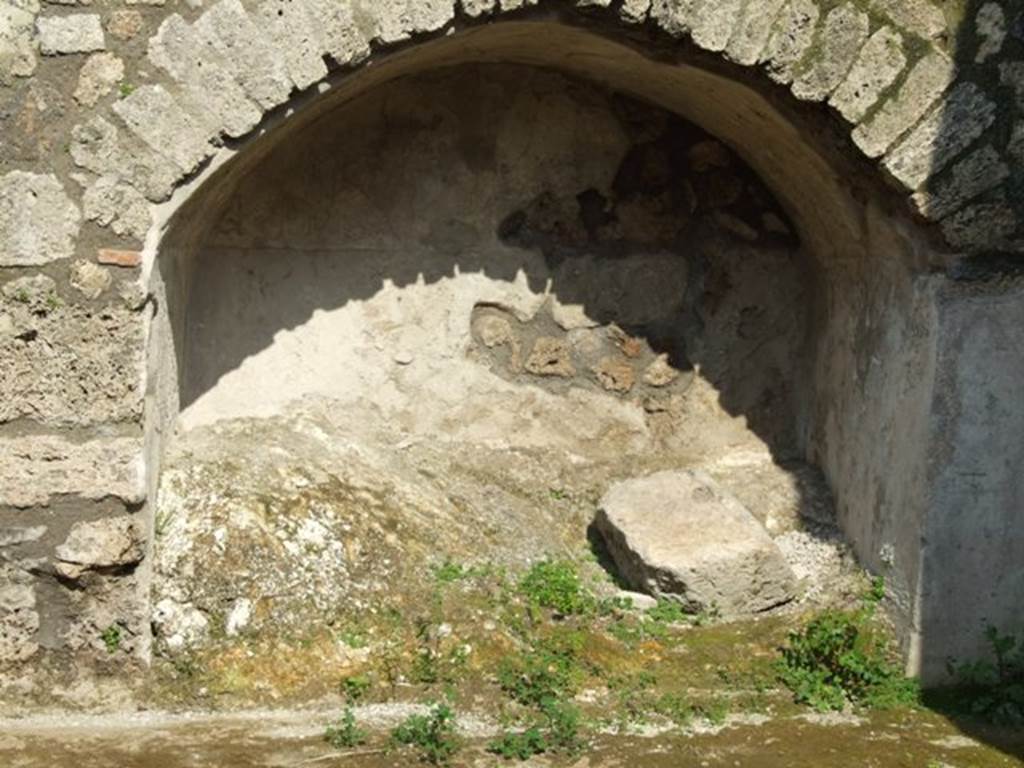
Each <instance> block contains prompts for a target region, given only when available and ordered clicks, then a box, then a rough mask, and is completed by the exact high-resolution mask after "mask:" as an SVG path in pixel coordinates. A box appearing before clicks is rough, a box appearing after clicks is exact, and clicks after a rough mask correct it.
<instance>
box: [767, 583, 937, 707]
mask: <svg viewBox="0 0 1024 768" xmlns="http://www.w3.org/2000/svg"><path fill="white" fill-rule="evenodd" d="M883 595H884V584H883V583H882V582H881V581H880V580H878V581H875V583H874V584H873V585H872V587H871V589H870V590H869V591H868V593H867V594H866V595H865V596H864V597H863V599H862V603H861V606H860V608H858V609H857V610H854V611H840V610H826V611H823V612H822V613H819V614H818V615H817V616H815V617H814V618H813V619H812V620H811V621H810V622H809V623H808V624H807V625H806V626H805V627H804V628H803V629H801V630H798V631H794V632H791V633H790V634H789V639H788V642H787V643H786V645H785V647H783V648H782V649H781V650H782V658H781V659H780V661H779V663H778V666H777V672H778V677H779V679H780V681H781V682H782V683H783V684H784V685H786V687H788V688H789V689H790V690H791V691H792V692H793V696H794V698H795V699H796V701H797V702H799V703H804V704H808V705H810V706H812V707H814V708H815V709H817V710H820V711H828V710H839V709H842V708H843V707H844V706H845V705H846V703H847V702H850V703H853V704H858V705H861V706H866V707H871V708H890V707H894V706H901V705H909V704H914V703H915V702H916V701H917V697H918V689H917V683H916V681H915V680H912V679H908V678H906V677H904V675H903V673H902V671H901V670H900V668H899V667H898V666H897V665H896V664H895V663H894V662H893V661H892V658H891V654H890V651H889V643H888V641H887V640H888V638H887V637H886V636H885V635H884V634H883V632H882V631H881V630H880V629H879V627H877V626H876V624H875V622H874V617H875V611H876V609H877V607H878V604H879V602H880V601H881V599H882V597H883Z"/></svg>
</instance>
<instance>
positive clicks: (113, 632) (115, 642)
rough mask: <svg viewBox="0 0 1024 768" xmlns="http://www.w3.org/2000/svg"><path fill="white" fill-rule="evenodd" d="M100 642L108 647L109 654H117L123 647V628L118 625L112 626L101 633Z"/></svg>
mask: <svg viewBox="0 0 1024 768" xmlns="http://www.w3.org/2000/svg"><path fill="white" fill-rule="evenodd" d="M100 640H102V641H103V644H104V645H105V646H106V647H107V653H117V649H118V648H120V647H121V628H120V627H119V626H118V625H117V624H111V625H110V626H109V627H107V628H106V629H104V630H103V631H102V632H101V633H100Z"/></svg>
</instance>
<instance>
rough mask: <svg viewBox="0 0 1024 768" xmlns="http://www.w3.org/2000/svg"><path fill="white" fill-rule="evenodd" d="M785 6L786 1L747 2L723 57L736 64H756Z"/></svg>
mask: <svg viewBox="0 0 1024 768" xmlns="http://www.w3.org/2000/svg"><path fill="white" fill-rule="evenodd" d="M785 4H786V0H747V2H746V4H745V5H744V6H743V10H742V11H741V12H740V15H739V21H738V22H737V23H736V29H735V30H734V32H733V35H732V38H731V39H730V40H729V44H728V45H727V46H726V48H725V55H726V56H727V57H728V58H730V59H731V60H733V61H735V62H736V63H738V64H743V65H745V66H752V65H754V64H756V63H757V62H758V61H759V60H760V58H761V54H762V52H763V51H764V49H765V47H766V46H767V45H768V39H769V38H770V37H771V34H772V29H773V27H774V26H775V20H776V19H777V18H778V16H779V13H780V12H781V11H782V7H783V6H784V5H785Z"/></svg>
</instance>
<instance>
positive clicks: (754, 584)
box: [595, 471, 795, 616]
mask: <svg viewBox="0 0 1024 768" xmlns="http://www.w3.org/2000/svg"><path fill="white" fill-rule="evenodd" d="M595 523H596V525H597V529H598V530H599V531H600V532H601V535H602V536H603V538H604V540H605V542H606V543H607V545H608V549H609V552H610V553H611V555H612V558H613V559H614V560H615V564H616V566H617V567H618V570H619V573H620V575H621V576H622V577H623V578H625V579H626V581H627V582H628V583H629V584H630V586H632V587H633V588H635V589H637V590H638V591H641V592H646V593H648V594H652V595H654V596H656V597H660V598H666V599H671V600H677V601H679V602H681V603H682V604H683V605H685V606H686V607H687V608H688V609H689V610H693V611H701V610H708V609H711V608H714V607H717V608H718V609H719V610H720V611H721V612H722V613H723V614H725V615H727V616H736V615H742V614H749V613H757V612H759V611H764V610H767V609H769V608H772V607H774V606H777V605H780V604H782V603H785V602H787V601H789V600H791V599H792V598H793V597H794V595H795V578H794V576H793V572H792V571H791V570H790V568H789V566H788V565H787V564H786V561H785V559H784V558H783V556H782V553H781V552H780V551H779V549H778V547H777V546H776V545H775V543H774V542H773V541H772V540H771V537H769V536H768V533H767V532H766V531H765V529H764V527H763V526H762V525H761V524H760V523H759V522H758V521H757V520H756V519H755V518H754V516H753V515H752V514H751V513H750V511H749V510H748V509H747V508H746V507H744V506H743V505H742V504H741V503H740V502H739V501H738V500H737V499H736V498H735V497H733V496H731V495H730V494H728V493H727V492H726V491H725V490H724V489H722V488H720V487H719V486H718V485H717V484H716V483H715V482H714V481H713V480H712V479H711V478H710V477H709V476H708V475H706V474H705V473H703V472H699V471H675V472H671V471H670V472H658V473H656V474H653V475H650V476H648V477H644V478H638V479H634V480H627V481H625V482H621V483H616V484H615V485H613V486H612V487H611V489H610V490H609V491H608V493H607V494H605V496H604V498H603V499H602V500H601V503H600V508H599V510H598V514H597V518H596V520H595Z"/></svg>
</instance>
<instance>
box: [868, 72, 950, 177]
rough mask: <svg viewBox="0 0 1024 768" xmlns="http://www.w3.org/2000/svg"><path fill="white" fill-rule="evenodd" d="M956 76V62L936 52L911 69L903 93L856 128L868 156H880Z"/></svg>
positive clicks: (900, 90) (920, 115) (919, 116)
mask: <svg viewBox="0 0 1024 768" xmlns="http://www.w3.org/2000/svg"><path fill="white" fill-rule="evenodd" d="M955 77H956V65H954V64H953V62H952V60H950V59H949V58H948V57H947V56H946V55H945V54H942V53H939V52H933V53H930V54H928V55H927V56H925V57H924V58H923V59H921V60H920V61H919V62H918V63H917V64H915V65H914V67H913V69H911V70H910V74H909V75H908V76H907V79H906V81H905V82H904V83H903V85H902V86H900V89H899V92H898V93H897V94H896V95H895V96H893V97H892V98H890V99H889V100H888V101H887V102H886V103H885V104H884V105H883V106H882V108H881V109H880V110H879V111H878V112H877V113H876V114H875V115H874V116H873V117H872V118H871V120H869V121H868V122H867V123H863V124H861V125H860V126H858V127H857V128H856V130H854V132H853V140H854V142H855V143H856V144H857V146H858V147H860V149H861V151H862V152H864V154H866V155H867V156H868V157H880V156H881V155H883V154H885V152H886V150H887V149H889V147H891V146H892V145H893V143H895V142H896V140H897V139H899V137H900V136H902V135H903V134H904V133H906V132H907V131H908V130H910V128H912V127H913V125H914V123H916V122H917V121H918V120H920V119H921V117H922V116H923V115H924V113H925V112H927V111H928V108H929V107H930V106H931V105H932V104H934V103H935V102H936V101H937V100H938V99H939V97H940V96H941V95H942V94H943V92H944V91H945V90H946V89H947V88H948V87H949V86H950V84H952V82H953V80H954V79H955Z"/></svg>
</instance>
